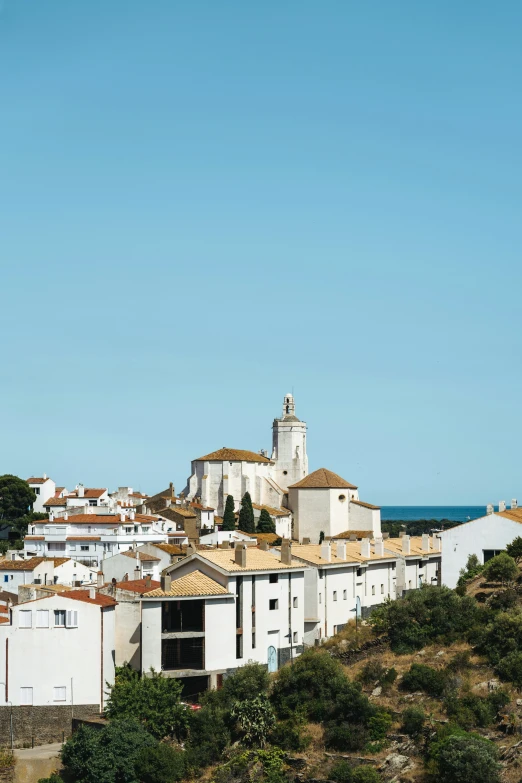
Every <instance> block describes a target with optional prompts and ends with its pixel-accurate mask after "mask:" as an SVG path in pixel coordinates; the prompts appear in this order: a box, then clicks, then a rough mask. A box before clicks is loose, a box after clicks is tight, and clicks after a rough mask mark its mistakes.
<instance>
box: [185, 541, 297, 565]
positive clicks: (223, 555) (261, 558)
mask: <svg viewBox="0 0 522 783" xmlns="http://www.w3.org/2000/svg"><path fill="white" fill-rule="evenodd" d="M197 554H198V557H202V558H204V559H205V560H208V562H209V563H212V564H213V565H215V566H217V567H218V568H221V569H223V571H280V570H285V569H288V568H302V567H303V566H302V564H301V563H298V562H297V561H296V560H293V561H292V564H291V565H285V563H282V562H281V560H280V558H279V557H276V555H273V554H272V553H271V552H264V551H263V550H262V549H257V548H256V547H253V546H250V547H248V546H247V547H246V566H245V568H243V567H242V566H240V565H238V564H237V563H236V561H235V557H234V555H235V552H234V550H233V549H213V550H212V551H200V550H198V553H197Z"/></svg>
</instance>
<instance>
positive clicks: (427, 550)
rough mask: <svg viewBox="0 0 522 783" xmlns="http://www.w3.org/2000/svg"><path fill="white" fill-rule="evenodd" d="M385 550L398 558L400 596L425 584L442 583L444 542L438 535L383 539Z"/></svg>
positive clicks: (398, 592)
mask: <svg viewBox="0 0 522 783" xmlns="http://www.w3.org/2000/svg"><path fill="white" fill-rule="evenodd" d="M384 551H385V552H387V553H388V554H391V555H395V556H396V557H397V597H399V596H401V595H402V594H403V593H404V592H406V591H407V590H416V589H417V588H419V587H422V586H423V585H440V584H441V560H442V544H441V539H440V538H439V537H438V536H429V535H428V534H427V533H426V534H424V535H422V536H411V537H410V536H407V535H406V536H402V538H387V539H385V540H384Z"/></svg>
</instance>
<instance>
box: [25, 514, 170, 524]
mask: <svg viewBox="0 0 522 783" xmlns="http://www.w3.org/2000/svg"><path fill="white" fill-rule="evenodd" d="M157 521H158V517H156V516H148V515H147V514H136V517H135V519H129V517H126V519H125V521H124V522H121V520H120V515H119V514H69V516H68V518H67V519H64V518H63V517H55V518H54V519H53V520H50V519H42V520H39V521H38V522H37V524H40V525H41V524H42V523H43V524H44V525H47V524H49V525H64V524H69V525H78V524H82V525H83V524H85V525H93V524H96V525H100V524H102V525H103V524H106V525H115V524H116V525H123V524H125V525H132V524H134V523H136V522H149V523H150V522H157Z"/></svg>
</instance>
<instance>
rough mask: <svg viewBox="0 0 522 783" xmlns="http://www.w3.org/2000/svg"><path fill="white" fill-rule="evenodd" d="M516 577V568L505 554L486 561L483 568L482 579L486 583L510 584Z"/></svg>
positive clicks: (510, 558) (502, 553)
mask: <svg viewBox="0 0 522 783" xmlns="http://www.w3.org/2000/svg"><path fill="white" fill-rule="evenodd" d="M517 576H518V566H517V564H516V563H515V561H514V560H513V558H512V557H510V556H509V555H508V554H507V552H501V553H500V554H499V555H497V556H496V557H492V558H491V560H488V562H487V563H486V566H485V568H484V577H485V579H487V580H488V582H502V584H504V582H512V581H513V580H514V579H516V577H517Z"/></svg>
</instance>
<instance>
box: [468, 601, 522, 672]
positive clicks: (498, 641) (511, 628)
mask: <svg viewBox="0 0 522 783" xmlns="http://www.w3.org/2000/svg"><path fill="white" fill-rule="evenodd" d="M477 641H478V648H479V651H480V652H482V653H483V654H484V655H485V656H486V657H487V658H488V660H489V661H490V663H492V664H494V665H495V664H499V663H500V661H501V660H502V658H505V657H506V656H507V655H509V653H512V652H519V651H520V652H522V612H521V611H520V609H512V610H510V611H508V612H499V613H498V614H496V615H494V616H493V617H492V618H491V620H490V621H489V622H488V624H487V625H486V627H485V629H484V630H483V631H482V633H481V635H480V639H478V640H477Z"/></svg>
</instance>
